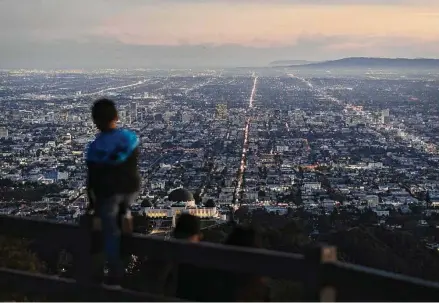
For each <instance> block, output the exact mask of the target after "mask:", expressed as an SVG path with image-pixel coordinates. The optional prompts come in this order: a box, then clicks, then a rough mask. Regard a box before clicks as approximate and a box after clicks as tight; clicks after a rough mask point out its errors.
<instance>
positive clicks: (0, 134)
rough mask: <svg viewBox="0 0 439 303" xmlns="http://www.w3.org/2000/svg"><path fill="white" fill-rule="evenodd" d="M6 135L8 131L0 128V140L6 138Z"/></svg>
mask: <svg viewBox="0 0 439 303" xmlns="http://www.w3.org/2000/svg"><path fill="white" fill-rule="evenodd" d="M8 135H9V132H8V129H7V128H6V127H0V139H3V138H7V137H8Z"/></svg>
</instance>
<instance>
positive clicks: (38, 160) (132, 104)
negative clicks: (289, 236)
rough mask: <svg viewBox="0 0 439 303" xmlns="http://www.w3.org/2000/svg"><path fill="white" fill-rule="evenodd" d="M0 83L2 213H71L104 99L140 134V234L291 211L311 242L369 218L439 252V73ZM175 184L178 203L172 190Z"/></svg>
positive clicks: (1, 76) (73, 73)
mask: <svg viewBox="0 0 439 303" xmlns="http://www.w3.org/2000/svg"><path fill="white" fill-rule="evenodd" d="M0 83H1V86H0V111H1V113H2V117H3V119H2V122H1V126H0V141H1V147H0V148H1V150H0V153H1V155H2V165H1V168H0V178H1V180H0V182H1V184H0V185H1V192H0V195H1V196H0V211H1V213H2V214H6V215H13V216H21V217H28V218H37V219H50V220H56V221H58V222H73V223H74V222H77V221H78V219H79V217H80V215H81V214H83V213H84V210H85V208H86V204H87V195H86V194H84V193H85V186H86V185H85V180H86V167H85V162H84V151H85V149H86V147H87V144H88V142H90V141H91V140H92V139H93V138H94V136H95V134H96V132H97V131H96V129H95V127H94V125H93V122H92V120H91V117H90V108H91V105H92V103H93V101H94V100H96V99H97V98H99V97H102V96H106V97H108V98H111V99H113V100H115V102H116V104H117V106H118V110H119V119H120V121H119V125H120V126H121V127H126V128H129V129H132V130H134V131H135V132H136V133H137V135H138V136H139V138H140V142H141V150H140V160H139V170H140V173H141V176H142V186H141V192H140V195H139V197H138V199H137V201H136V202H135V203H134V204H132V205H131V210H132V211H133V213H135V214H136V217H137V218H143V219H145V220H144V221H142V220H140V221H138V222H141V223H140V225H142V226H141V227H140V228H138V229H137V232H141V233H159V234H160V233H162V234H164V235H167V234H168V232H169V231H171V228H172V226H174V223H175V218H176V217H177V216H178V215H179V214H180V213H184V212H188V213H191V214H193V215H195V216H197V217H200V218H201V219H202V221H203V222H204V223H205V224H204V227H205V228H209V227H213V228H212V230H213V232H215V228H217V227H218V226H219V227H220V228H223V227H221V226H222V225H224V226H226V225H227V222H229V221H230V220H231V219H232V218H234V220H237V221H241V222H246V221H248V220H253V221H254V220H256V218H257V217H258V214H259V215H260V214H261V212H262V213H265V214H267V215H269V216H271V217H270V220H274V221H270V222H272V223H270V224H274V225H276V224H280V225H282V224H281V223H273V222H281V221H282V220H283V218H285V217H290V216H293V217H299V218H300V219H302V220H304V221H303V222H305V224H304V226H305V229H304V231H303V232H304V234H305V236H306V237H309V238H310V239H317V240H321V239H322V238H323V239H325V240H327V238H325V237H327V235H328V234H327V233H328V232H329V231H334V230H335V231H337V232H339V233H340V232H350V233H352V232H353V228H354V229H355V228H357V227H358V226H375V227H380V228H383V230H387V231H390V232H394V231H396V230H404V231H410V232H413V233H415V234H417V239H416V241H418V243H422V246H423V247H424V248H425V249H427V250H430V251H435V250H438V249H439V240H438V239H439V238H437V237H436V233H433V234H431V233H429V232H422V233H419V229H420V228H427V229H428V228H433V229H436V228H437V226H439V220H438V216H437V215H436V213H437V212H438V210H439V209H437V208H436V206H438V205H439V181H438V180H439V169H438V162H439V153H438V152H439V149H438V144H439V135H438V129H439V122H438V120H437V116H438V114H439V112H438V111H439V109H438V107H437V106H436V103H437V96H438V93H439V91H438V87H439V78H438V77H437V75H434V74H430V73H429V72H425V73H423V72H415V73H413V72H407V71H397V72H389V71H384V70H375V71H371V70H368V71H363V72H362V71H358V70H357V71H344V70H334V71H332V72H330V71H319V70H309V69H303V70H301V69H300V68H294V67H287V68H279V67H276V68H264V69H222V70H205V71H202V72H201V71H198V72H196V71H190V70H166V71H165V70H160V71H159V70H132V71H130V70H99V71H93V72H87V71H81V70H65V71H61V70H54V71H39V70H8V71H2V72H1V73H0ZM179 189H185V190H187V191H189V192H190V193H191V194H190V195H189V196H188V197H187V201H183V202H185V203H181V202H182V201H180V200H179V199H177V200H173V199H171V198H170V197H171V195H170V193H171V192H172V191H175V190H177V191H178V190H179ZM273 216H274V217H273ZM264 220H265V219H264ZM145 222H146V223H145ZM224 228H226V227H224ZM215 237H216V236H215ZM349 237H350V236H349ZM353 237H357V236H353ZM358 237H361V235H360V236H358ZM339 239H341V238H339ZM339 239H338V240H339ZM333 241H337V239H335V240H333ZM339 241H341V240H339ZM344 241H345V240H344ZM337 245H340V243H337ZM346 258H348V259H349V257H346ZM368 258H371V256H370V255H369V256H368ZM358 262H359V263H365V262H361V261H358ZM366 263H367V262H366ZM366 265H370V264H366ZM372 265H373V264H372ZM376 266H377V267H379V265H376ZM407 271H408V272H409V273H411V274H414V275H416V273H413V272H410V271H409V270H407ZM421 276H422V275H421ZM429 277H430V278H432V279H436V275H435V274H431V275H430V276H429Z"/></svg>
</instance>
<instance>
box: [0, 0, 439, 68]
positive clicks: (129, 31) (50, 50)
mask: <svg viewBox="0 0 439 303" xmlns="http://www.w3.org/2000/svg"><path fill="white" fill-rule="evenodd" d="M0 39H1V47H0V68H2V67H5V68H7V67H14V66H17V67H24V65H26V64H27V65H35V64H37V63H36V62H35V61H38V62H39V63H40V64H41V65H44V64H46V65H51V64H52V65H57V66H58V65H60V66H61V65H71V64H72V65H74V64H78V63H80V62H81V63H83V64H85V65H88V63H91V62H89V61H93V64H102V65H109V64H110V65H111V64H117V65H118V64H124V63H123V62H124V57H126V58H125V59H126V64H127V65H132V64H135V62H134V61H133V60H134V58H133V56H134V57H135V58H136V60H139V59H142V62H143V64H144V65H148V66H149V65H151V64H152V63H154V62H155V63H157V64H159V65H160V64H168V65H173V64H175V65H191V64H197V65H203V64H205V65H209V64H211V65H218V66H219V65H230V66H234V65H265V64H268V63H269V62H270V61H272V60H281V59H294V60H302V59H306V60H324V59H334V58H341V57H346V56H382V57H384V56H386V57H437V56H439V0H383V1H378V0H320V1H318V0H266V1H263V0H205V1H203V0H198V1H197V0H192V1H190V0H173V1H171V0H0ZM104 49H105V50H106V51H104ZM87 54H88V56H87ZM87 57H89V58H87ZM92 57H93V58H94V57H96V59H92ZM128 57H129V58H128ZM144 58H145V61H143V59H144ZM96 60H98V61H97V62H96ZM130 60H131V61H130ZM212 61H214V63H212ZM35 66H36V65H35Z"/></svg>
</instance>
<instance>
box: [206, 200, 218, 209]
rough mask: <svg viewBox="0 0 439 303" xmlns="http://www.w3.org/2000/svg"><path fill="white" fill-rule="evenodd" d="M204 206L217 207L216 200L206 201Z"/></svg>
mask: <svg viewBox="0 0 439 303" xmlns="http://www.w3.org/2000/svg"><path fill="white" fill-rule="evenodd" d="M204 206H205V207H208V208H213V207H216V204H215V201H213V199H209V200H207V201H206V203H205V204H204Z"/></svg>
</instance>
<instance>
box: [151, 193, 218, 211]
mask: <svg viewBox="0 0 439 303" xmlns="http://www.w3.org/2000/svg"><path fill="white" fill-rule="evenodd" d="M164 204H165V207H164V208H145V215H146V216H147V217H149V218H157V219H167V218H168V219H172V218H175V217H176V216H178V215H180V214H183V213H188V214H191V215H194V216H197V217H199V218H200V219H218V218H220V215H219V212H218V209H217V207H216V205H208V206H210V207H197V205H196V204H195V199H194V196H193V195H192V193H191V192H189V191H188V190H186V189H183V188H177V189H174V190H173V191H171V192H170V193H169V195H168V197H167V199H165V200H164Z"/></svg>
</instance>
